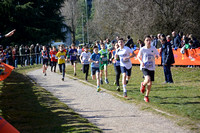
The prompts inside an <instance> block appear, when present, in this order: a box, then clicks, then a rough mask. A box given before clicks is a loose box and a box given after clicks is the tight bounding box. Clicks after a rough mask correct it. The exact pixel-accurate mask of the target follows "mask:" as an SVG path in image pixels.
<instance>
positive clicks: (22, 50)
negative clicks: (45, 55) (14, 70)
mask: <svg viewBox="0 0 200 133" xmlns="http://www.w3.org/2000/svg"><path fill="white" fill-rule="evenodd" d="M24 53H25V51H24V46H23V45H21V46H20V48H19V56H20V62H21V63H20V64H21V66H22V67H23V66H24Z"/></svg>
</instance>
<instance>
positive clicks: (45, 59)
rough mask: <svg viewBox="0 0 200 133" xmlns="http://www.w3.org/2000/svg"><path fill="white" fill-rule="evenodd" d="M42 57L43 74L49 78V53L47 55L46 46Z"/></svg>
mask: <svg viewBox="0 0 200 133" xmlns="http://www.w3.org/2000/svg"><path fill="white" fill-rule="evenodd" d="M42 57H43V73H44V76H47V73H46V70H47V67H48V53H47V48H46V46H43V50H42Z"/></svg>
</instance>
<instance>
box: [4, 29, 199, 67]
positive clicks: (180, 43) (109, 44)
mask: <svg viewBox="0 0 200 133" xmlns="http://www.w3.org/2000/svg"><path fill="white" fill-rule="evenodd" d="M162 36H163V34H157V36H154V35H151V46H154V47H156V48H161V47H162V45H161V41H160V40H161V38H162ZM118 38H119V37H118V36H117V37H116V39H114V40H112V41H111V40H110V39H106V40H104V41H103V40H100V41H95V43H94V44H93V45H92V44H91V45H89V48H90V52H91V53H93V46H98V48H99V49H101V48H100V43H101V42H103V43H105V47H106V49H108V51H109V55H110V58H111V51H112V50H113V49H114V45H115V43H116V42H117V40H118ZM166 40H167V42H169V43H170V44H171V46H172V48H174V50H177V49H178V48H182V50H181V53H182V54H183V53H184V50H187V49H195V48H199V47H200V43H199V41H198V40H197V39H196V38H195V37H194V36H193V35H192V34H186V35H184V34H183V32H179V33H176V32H175V31H173V32H172V34H171V35H167V36H166ZM125 46H128V47H129V48H131V50H133V51H135V50H137V49H140V48H141V47H143V46H144V43H143V41H142V39H138V40H137V43H134V42H133V39H132V38H131V37H130V36H129V35H128V36H127V40H126V42H125ZM69 48H70V47H69ZM47 49H48V51H50V49H51V48H47ZM65 49H66V51H69V49H68V47H66V48H65ZM41 51H42V46H41V45H39V44H36V45H34V44H32V45H31V46H28V45H20V46H18V45H15V46H14V47H13V46H7V47H6V48H5V49H3V47H2V46H1V45H0V59H1V61H3V62H5V63H6V64H9V65H12V66H14V67H15V68H17V67H18V66H17V65H21V66H22V67H23V66H27V65H33V64H41V62H42V59H41V58H42V57H41ZM81 52H82V47H81V46H79V47H78V53H77V55H78V56H80V54H81Z"/></svg>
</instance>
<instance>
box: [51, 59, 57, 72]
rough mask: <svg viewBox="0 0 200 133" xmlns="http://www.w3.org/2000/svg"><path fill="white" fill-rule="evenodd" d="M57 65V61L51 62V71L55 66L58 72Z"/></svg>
mask: <svg viewBox="0 0 200 133" xmlns="http://www.w3.org/2000/svg"><path fill="white" fill-rule="evenodd" d="M56 65H57V62H54V61H52V62H51V71H53V67H54V72H56Z"/></svg>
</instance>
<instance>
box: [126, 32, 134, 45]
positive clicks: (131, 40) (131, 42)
mask: <svg viewBox="0 0 200 133" xmlns="http://www.w3.org/2000/svg"><path fill="white" fill-rule="evenodd" d="M127 39H128V40H127V42H126V43H125V46H127V47H129V48H131V44H132V45H134V42H133V39H132V38H131V37H130V35H128V36H127Z"/></svg>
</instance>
